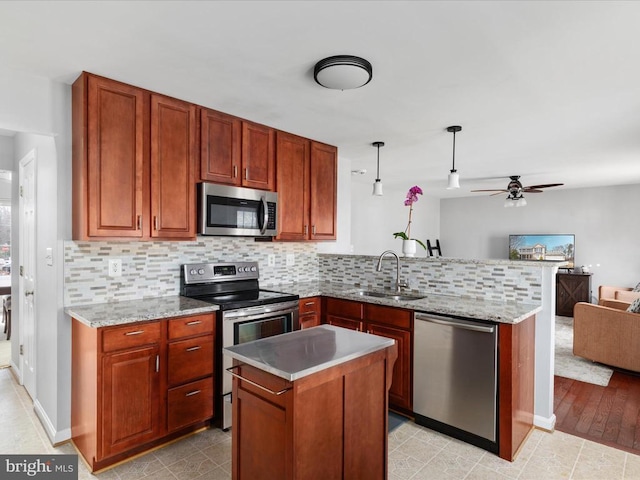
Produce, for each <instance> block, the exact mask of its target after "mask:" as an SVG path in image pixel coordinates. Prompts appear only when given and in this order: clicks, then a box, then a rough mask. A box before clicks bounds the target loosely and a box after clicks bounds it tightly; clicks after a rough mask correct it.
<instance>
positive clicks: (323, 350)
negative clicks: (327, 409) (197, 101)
mask: <svg viewBox="0 0 640 480" xmlns="http://www.w3.org/2000/svg"><path fill="white" fill-rule="evenodd" d="M394 342H395V340H393V339H390V338H385V337H380V336H377V335H370V334H367V333H362V332H356V331H354V330H348V329H346V328H341V327H335V326H333V325H320V326H318V327H313V328H307V329H305V330H297V331H295V332H291V333H285V334H282V335H276V336H274V337H268V338H263V339H260V340H255V341H253V342H247V343H242V344H239V345H234V346H232V347H227V348H225V349H224V350H223V353H224V354H225V355H228V356H230V357H232V358H234V359H236V360H238V361H240V362H241V363H245V364H248V365H251V366H253V367H256V368H259V369H260V370H264V371H265V372H268V373H271V374H273V375H276V376H278V377H280V378H283V379H285V380H289V381H294V380H298V379H300V378H303V377H306V376H308V375H311V374H313V373H317V372H320V371H322V370H324V369H327V368H330V367H333V366H336V365H339V364H341V363H345V362H348V361H350V360H353V359H355V358H358V357H362V356H364V355H367V354H369V353H372V352H375V351H378V350H382V349H384V348H387V347H390V346H392V345H393V344H394Z"/></svg>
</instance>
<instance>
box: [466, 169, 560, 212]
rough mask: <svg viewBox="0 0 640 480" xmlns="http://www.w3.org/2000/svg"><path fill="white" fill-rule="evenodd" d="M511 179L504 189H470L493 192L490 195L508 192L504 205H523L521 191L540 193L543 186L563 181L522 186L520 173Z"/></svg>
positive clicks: (523, 200) (557, 184)
mask: <svg viewBox="0 0 640 480" xmlns="http://www.w3.org/2000/svg"><path fill="white" fill-rule="evenodd" d="M509 178H510V179H511V181H510V182H509V185H507V188H506V189H493V190H471V191H472V192H495V193H492V194H491V195H499V194H500V193H508V194H509V195H508V196H507V198H506V200H505V204H504V206H505V207H524V206H525V205H526V204H527V201H526V200H525V198H524V196H523V195H522V194H523V193H542V189H543V188H551V187H559V186H561V185H564V183H547V184H544V185H531V186H528V187H523V186H522V183H520V175H511V176H510V177H509Z"/></svg>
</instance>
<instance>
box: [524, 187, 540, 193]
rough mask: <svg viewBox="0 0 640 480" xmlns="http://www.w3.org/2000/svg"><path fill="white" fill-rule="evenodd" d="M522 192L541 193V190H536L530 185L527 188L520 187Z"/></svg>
mask: <svg viewBox="0 0 640 480" xmlns="http://www.w3.org/2000/svg"><path fill="white" fill-rule="evenodd" d="M522 191H523V193H542V192H543V191H542V190H536V189H535V188H534V189H532V188H531V187H527V188H523V189H522Z"/></svg>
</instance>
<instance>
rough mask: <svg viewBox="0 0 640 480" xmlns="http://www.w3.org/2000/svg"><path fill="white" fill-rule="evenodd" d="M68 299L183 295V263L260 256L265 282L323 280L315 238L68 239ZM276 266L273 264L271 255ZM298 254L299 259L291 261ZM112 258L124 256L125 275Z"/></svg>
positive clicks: (75, 302)
mask: <svg viewBox="0 0 640 480" xmlns="http://www.w3.org/2000/svg"><path fill="white" fill-rule="evenodd" d="M64 253H65V259H64V262H65V275H64V276H65V288H64V304H65V306H70V305H83V304H89V303H103V302H113V301H122V300H136V299H139V298H148V297H161V296H166V295H177V294H179V291H180V265H182V264H185V263H198V262H224V261H257V262H258V265H259V269H260V284H261V285H268V284H279V283H289V282H304V281H315V280H318V271H319V268H318V254H317V246H316V244H314V243H284V242H256V241H255V240H254V239H252V238H242V237H198V239H197V240H196V241H191V242H160V241H158V242H146V241H145V242H126V241H123V242H119V241H117V242H116V241H113V242H93V241H92V242H74V241H66V242H65V244H64ZM270 254H273V255H274V256H275V266H268V264H267V259H268V255H270ZM288 254H289V255H290V254H293V256H294V261H295V264H294V265H292V266H287V265H286V258H287V255H288ZM109 259H120V260H121V261H122V276H121V277H110V276H108V265H109Z"/></svg>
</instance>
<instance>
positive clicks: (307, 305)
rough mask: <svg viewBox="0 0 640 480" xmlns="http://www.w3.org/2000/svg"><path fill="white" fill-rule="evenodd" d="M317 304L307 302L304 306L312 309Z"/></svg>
mask: <svg viewBox="0 0 640 480" xmlns="http://www.w3.org/2000/svg"><path fill="white" fill-rule="evenodd" d="M315 304H316V302H307V303H305V304H304V306H305V307H310V306H311V305H315Z"/></svg>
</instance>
